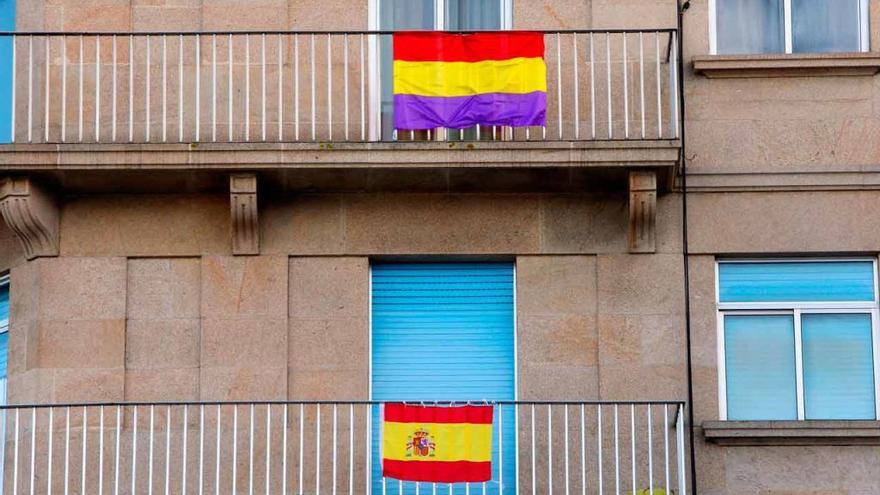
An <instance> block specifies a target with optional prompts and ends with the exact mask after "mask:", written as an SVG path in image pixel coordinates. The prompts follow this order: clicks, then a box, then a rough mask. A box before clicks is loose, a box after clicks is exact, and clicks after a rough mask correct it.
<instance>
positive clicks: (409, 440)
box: [382, 404, 493, 483]
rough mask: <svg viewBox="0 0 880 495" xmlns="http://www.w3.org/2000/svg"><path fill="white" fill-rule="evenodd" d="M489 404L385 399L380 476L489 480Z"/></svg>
mask: <svg viewBox="0 0 880 495" xmlns="http://www.w3.org/2000/svg"><path fill="white" fill-rule="evenodd" d="M492 414H493V408H492V406H461V407H432V406H410V405H405V404H386V405H385V408H384V421H383V424H382V476H385V477H388V478H395V479H398V480H404V481H428V482H436V483H463V482H481V481H489V480H491V479H492Z"/></svg>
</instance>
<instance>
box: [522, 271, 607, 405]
mask: <svg viewBox="0 0 880 495" xmlns="http://www.w3.org/2000/svg"><path fill="white" fill-rule="evenodd" d="M516 270H517V308H516V311H517V339H518V342H517V351H518V354H519V355H518V365H519V371H518V372H519V388H520V397H521V398H524V399H537V400H541V399H561V398H563V397H578V398H584V399H586V398H590V397H596V396H597V395H598V372H597V371H598V370H597V334H596V258H595V257H593V256H520V257H518V258H517V260H516Z"/></svg>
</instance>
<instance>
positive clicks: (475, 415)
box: [385, 403, 492, 424]
mask: <svg viewBox="0 0 880 495" xmlns="http://www.w3.org/2000/svg"><path fill="white" fill-rule="evenodd" d="M385 421H392V422H394V423H472V424H492V406H451V407H436V406H409V405H406V404H400V403H389V404H385Z"/></svg>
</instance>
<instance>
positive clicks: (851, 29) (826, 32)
mask: <svg viewBox="0 0 880 495" xmlns="http://www.w3.org/2000/svg"><path fill="white" fill-rule="evenodd" d="M791 31H792V33H791V35H792V50H793V51H794V52H795V53H819V52H857V51H859V41H860V40H859V38H860V37H861V19H860V13H859V0H791Z"/></svg>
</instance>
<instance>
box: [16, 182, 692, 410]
mask: <svg viewBox="0 0 880 495" xmlns="http://www.w3.org/2000/svg"><path fill="white" fill-rule="evenodd" d="M222 199H223V198H222V197H220V196H213V195H173V196H172V195H166V196H162V195H156V196H148V197H143V196H127V195H92V196H79V197H75V198H67V199H66V200H65V201H64V202H63V206H62V214H61V218H62V221H61V233H60V239H61V240H60V243H61V256H60V257H57V258H40V259H36V260H33V261H31V262H29V263H26V264H21V265H18V266H17V267H15V268H13V270H12V287H13V290H12V305H13V308H12V310H13V311H12V313H13V316H12V330H11V337H12V351H11V357H12V359H11V364H10V376H11V381H10V399H11V401H12V402H31V401H38V402H58V401H62V400H64V401H100V400H104V401H114V400H126V401H157V400H246V399H283V398H291V399H364V398H367V396H368V380H369V326H368V325H369V323H368V322H369V295H368V286H369V262H370V259H371V258H377V257H378V258H381V259H387V257H388V256H407V259H425V257H430V259H442V258H437V256H441V255H445V256H454V257H455V258H454V259H481V257H484V256H487V255H488V256H493V257H495V258H502V259H509V260H514V261H515V262H516V265H517V269H518V283H517V300H518V304H517V311H518V320H519V325H518V342H519V375H520V377H521V379H520V394H521V396H522V397H523V398H530V399H550V398H554V399H562V398H569V399H596V398H606V399H620V400H626V399H645V398H657V399H661V398H662V399H681V398H683V397H684V392H685V386H684V365H683V363H684V361H683V358H682V355H683V347H682V346H683V344H682V336H683V333H682V332H683V314H682V309H683V303H682V297H683V291H682V280H683V279H682V276H683V275H682V272H681V257H680V254H678V251H679V250H680V242H679V239H678V234H677V230H678V228H679V226H680V219H679V211H680V206H679V200H680V198H679V197H678V196H676V195H667V196H662V197H661V198H660V200H659V202H658V210H659V213H658V251H660V252H659V253H658V254H653V255H629V254H625V253H626V222H627V212H626V209H627V208H626V202H625V198H624V197H619V196H609V195H575V194H569V195H549V194H494V195H481V194H339V195H302V196H286V197H270V198H269V199H266V200H265V201H264V202H263V204H262V206H261V237H262V240H263V252H262V254H261V255H260V256H238V257H234V256H231V255H230V252H229V250H230V238H229V235H230V234H229V230H228V229H229V227H228V216H227V215H228V213H227V211H228V210H226V209H225V208H226V207H224V205H223V204H222ZM221 209H222V210H221ZM633 376H641V377H642V378H641V379H639V380H634V379H633ZM645 377H651V378H650V379H647V380H646V379H645Z"/></svg>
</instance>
